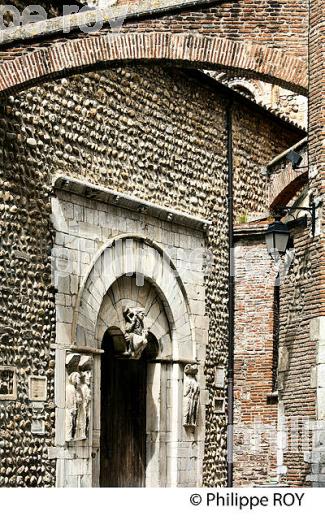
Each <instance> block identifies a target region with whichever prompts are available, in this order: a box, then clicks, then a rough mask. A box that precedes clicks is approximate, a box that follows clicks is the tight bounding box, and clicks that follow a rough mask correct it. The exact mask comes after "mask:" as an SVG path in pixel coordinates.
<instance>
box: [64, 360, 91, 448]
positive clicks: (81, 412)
mask: <svg viewBox="0 0 325 520" xmlns="http://www.w3.org/2000/svg"><path fill="white" fill-rule="evenodd" d="M92 361H93V360H92V357H91V356H85V355H80V354H68V355H67V358H66V375H67V377H66V423H65V439H66V441H67V442H70V441H78V440H85V439H87V438H88V434H89V423H90V406H91V380H92V365H93V362H92Z"/></svg>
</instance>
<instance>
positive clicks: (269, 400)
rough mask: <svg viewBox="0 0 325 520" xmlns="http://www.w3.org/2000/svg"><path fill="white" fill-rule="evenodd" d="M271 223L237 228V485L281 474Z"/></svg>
mask: <svg viewBox="0 0 325 520" xmlns="http://www.w3.org/2000/svg"><path fill="white" fill-rule="evenodd" d="M266 227H267V225H264V226H259V228H256V229H253V230H252V229H250V227H249V225H243V226H240V227H239V226H238V227H237V228H236V230H235V237H236V245H235V270H236V271H235V277H236V278H235V279H236V285H235V287H236V293H235V305H236V308H235V367H234V372H235V377H234V381H235V387H234V400H235V410H234V485H235V486H252V485H265V484H267V483H270V482H272V481H275V480H276V475H277V446H276V438H277V401H276V397H275V392H273V391H274V370H275V368H276V367H275V366H274V362H275V361H276V360H275V358H274V278H275V271H274V269H273V263H272V261H271V260H270V257H269V255H268V253H267V249H266V247H265V239H264V232H265V229H266Z"/></svg>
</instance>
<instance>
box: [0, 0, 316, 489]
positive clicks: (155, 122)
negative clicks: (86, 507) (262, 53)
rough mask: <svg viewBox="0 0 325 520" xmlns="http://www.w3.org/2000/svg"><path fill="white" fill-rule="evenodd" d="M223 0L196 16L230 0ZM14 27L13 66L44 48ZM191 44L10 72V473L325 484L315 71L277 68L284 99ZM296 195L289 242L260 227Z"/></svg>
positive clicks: (1, 285)
mask: <svg viewBox="0 0 325 520" xmlns="http://www.w3.org/2000/svg"><path fill="white" fill-rule="evenodd" d="M215 3H216V7H214V8H213V7H212V8H211V7H207V6H205V5H204V2H201V3H199V2H198V4H199V5H197V6H196V7H192V9H193V10H194V14H193V17H192V18H193V19H194V18H195V16H196V14H201V15H202V16H203V17H204V16H208V14H209V13H210V12H212V14H213V13H215V12H218V10H220V9H223V10H226V9H228V8H229V6H228V4H227V5H225V3H224V2H215ZM242 3H243V2H239V4H242ZM283 3H284V4H285V3H286V2H283ZM296 3H297V2H296ZM304 3H305V2H301V4H304ZM263 4H264V2H263ZM123 5H125V4H121V5H120V4H118V5H117V6H115V8H116V9H123ZM175 5H176V2H175ZM175 5H174V6H173V5H169V3H168V4H167V2H166V4H164V3H162V6H161V7H162V13H158V14H157V13H155V10H154V9H152V8H151V9H149V7H148V6H147V5H144V6H142V4H139V7H137V6H135V4H132V6H131V7H132V8H131V11H132V9H133V11H132V13H134V12H135V10H136V9H137V8H139V9H140V10H141V8H142V9H144V10H145V9H147V10H146V12H145V15H146V16H145V17H144V19H143V20H142V19H141V18H140V21H139V20H138V18H136V22H134V23H135V25H134V26H132V18H131V19H128V20H127V21H126V23H125V25H124V26H122V29H121V32H122V33H123V32H124V33H125V34H129V33H130V34H131V33H132V32H134V31H136V30H137V31H138V32H139V34H140V35H141V33H142V32H143V31H144V30H145V29H144V28H143V27H145V26H146V24H147V23H148V24H152V25H151V30H152V31H153V32H154V31H155V30H158V29H159V27H160V25H161V26H163V29H164V30H165V26H170V28H171V31H174V30H175V25H176V26H177V27H179V26H178V25H177V23H178V21H180V20H181V19H182V13H183V12H184V20H185V21H186V20H187V18H188V17H189V18H191V16H189V15H188V10H190V9H191V7H189V6H186V4H185V5H184V6H183V7H182V4H177V12H176V13H175V12H174V9H175V8H176V7H175ZM17 8H21V6H20V5H19V6H18V4H17ZM61 8H62V6H60V5H59V4H58V5H56V4H55V5H54V3H53V5H52V4H51V6H50V7H49V6H47V5H46V6H45V9H47V10H49V11H50V13H51V16H58V15H62V11H61ZM112 9H114V7H112ZM213 9H215V11H214V10H213ZM257 9H258V8H257ZM211 10H212V11H211ZM119 12H120V11H119ZM195 13H196V14H195ZM232 15H233V14H232ZM202 16H201V18H202ZM301 17H302V18H303V17H304V14H303V13H302V12H301ZM198 18H200V17H198ZM58 19H59V18H53V20H52V21H51V20H48V22H47V23H48V24H51V23H52V22H53V23H54V21H55V20H58ZM215 19H216V20H217V19H218V16H217V17H216V18H215ZM225 19H227V17H225ZM182 23H183V22H182ZM184 23H185V22H184ZM128 24H129V25H128ZM193 24H194V25H195V23H194V22H193ZM302 25H303V24H302ZM51 27H52V29H51V30H49V35H50V34H52V33H55V31H56V32H58V34H59V41H58V43H57V44H58V46H60V45H61V47H62V46H63V45H64V43H65V38H66V42H67V43H68V44H69V45H70V44H71V46H72V48H73V45H75V46H76V41H77V36H75V35H74V34H75V33H73V35H72V36H70V35H62V34H61V35H60V31H59V30H58V29H54V25H52V26H51ZM157 27H158V29H157ZM211 27H212V28H214V27H216V25H214V24H212V26H211ZM128 29H129V30H128ZM219 29H220V28H219ZM103 30H105V27H104V29H103ZM211 30H212V29H211ZM216 30H217V29H216ZM10 31H12V29H11V28H10V27H8V28H7V29H4V33H5V38H8V40H6V39H5V38H4V40H3V41H2V47H3V49H1V53H0V58H1V60H3V63H4V65H3V66H4V67H10V63H9V62H10V56H14V57H16V58H17V59H25V58H26V56H27V55H28V53H29V52H30V49H31V42H30V39H28V38H25V36H22V35H18V36H20V38H22V40H23V42H24V43H23V44H21V45H17V47H15V45H16V43H15V37H16V36H15V35H14V34H13V33H12V32H11V33H10ZM51 31H52V33H51ZM100 31H101V30H99V33H100ZM177 31H178V29H177V30H176V31H175V32H176V33H177ZM265 31H266V32H267V29H265ZM299 34H300V33H299V30H297V35H296V37H297V44H296V48H297V49H299V45H300V44H301V45H303V43H305V40H304V37H303V36H302V35H303V28H302V29H301V35H300V36H299ZM49 35H45V34H43V33H42V35H41V36H39V39H38V40H37V38H36V37H35V38H36V39H35V42H32V43H33V46H32V47H33V48H34V50H35V49H36V52H37V49H39V48H40V47H42V45H43V43H44V39H45V44H44V48H45V47H47V48H48V49H49V48H50V44H49V45H47V43H46V42H47V40H46V38H49V40H48V41H50V36H49ZM96 35H97V33H96V32H95V33H93V35H91V34H90V35H87V36H82V37H81V40H80V41H81V46H83V45H84V47H82V52H81V53H80V56H83V57H85V56H88V54H87V53H88V50H87V49H86V44H84V40H87V41H90V42H91V41H92V42H94V40H95V39H96V37H97V36H96ZM33 37H34V36H33ZM24 38H25V40H26V41H25V40H24ZM29 38H31V37H29ZM51 38H52V36H51ZM87 38H89V40H88V39H87ZM121 38H122V36H121ZM139 38H141V36H139ZM157 38H158V37H157ZM245 38H246V39H247V40H248V36H247V37H246V36H245ZM272 38H273V36H272ZM274 38H275V39H276V37H274ZM9 40H10V41H9ZM17 41H18V40H17ZM130 41H131V40H130ZM157 41H158V39H157ZM42 42H43V43H42ZM24 45H26V47H24ZM96 45H97V44H96ZM103 45H104V44H103ZM112 45H116V48H117V47H118V45H119V44H118V43H114V44H112ZM121 45H122V44H121ZM123 45H124V44H123ZM166 45H167V44H166ZM182 45H183V44H182ZM189 45H191V40H189ZM275 46H276V45H275ZM99 47H100V45H99V43H98V48H99ZM185 47H186V46H184V48H185ZM193 47H195V45H194V43H193ZM127 49H128V46H127V45H126V44H125V47H124V46H123V52H125V53H127V52H128V50H127ZM44 52H48V51H47V50H46V51H44ZM62 52H63V51H62ZM64 52H65V51H64ZM69 52H70V51H69ZM75 52H76V55H77V50H76V51H75ZM94 52H95V51H94ZM103 52H104V51H103ZM114 52H115V51H114ZM117 52H118V51H117V50H116V53H117ZM155 52H156V51H155V49H154V50H153V54H154V53H155ZM162 52H163V51H162ZM175 52H176V51H175ZM177 52H179V54H180V51H177ZM182 52H183V51H182ZM184 52H185V54H184V56H185V57H184V56H183V58H180V57H179V58H175V59H174V60H172V59H160V55H159V52H158V51H157V58H155V57H151V58H150V60H149V59H140V58H136V59H132V57H130V58H129V59H125V60H124V59H123V60H122V59H112V60H111V63H109V60H106V59H105V60H104V59H103V60H98V61H97V62H96V63H94V64H93V65H91V66H90V65H89V64H88V65H87V66H86V65H85V67H82V66H80V65H78V66H77V65H74V66H71V68H70V69H69V67H68V66H63V65H62V63H63V58H62V62H60V59H59V58H55V55H54V53H53V56H52V57H51V56H47V57H46V58H45V57H44V56H45V54H44V53H43V50H42V53H43V54H42V60H43V61H42V60H40V63H41V61H42V63H41V65H38V63H39V62H38V59H39V58H35V59H34V58H33V59H34V61H33V63H35V70H36V69H37V67H38V66H39V67H43V66H44V67H46V68H47V69H46V70H48V72H47V73H46V74H43V75H42V74H40V76H39V78H38V79H37V77H36V76H37V74H36V73H35V74H34V72H33V71H34V69H33V71H32V72H31V74H32V75H33V74H34V77H33V79H31V78H28V77H27V76H28V74H29V73H30V69H28V71H29V72H28V71H27V69H24V68H22V69H21V68H19V67H20V66H17V68H15V67H14V66H13V69H12V77H11V76H10V77H9V75H7V76H5V77H4V79H3V82H4V85H7V87H3V88H2V87H1V88H2V93H1V97H0V120H1V127H0V141H1V152H0V156H1V160H0V214H1V231H0V233H1V243H0V245H1V248H0V313H1V323H0V486H1V487H54V486H57V487H177V486H178V487H195V486H226V485H234V486H243V485H245V486H263V485H289V486H310V485H314V486H321V485H323V484H322V482H323V479H324V473H322V467H323V466H322V463H323V462H324V460H323V458H322V457H324V453H323V451H322V446H323V444H324V443H323V436H324V432H323V428H322V420H323V414H324V413H325V412H324V406H325V405H324V396H323V386H325V383H324V370H323V369H324V364H323V363H325V361H324V352H323V346H322V345H323V335H324V331H323V328H324V325H323V318H322V311H321V308H322V306H321V300H320V298H321V296H320V295H321V294H322V289H321V288H322V275H321V266H322V218H321V203H322V193H321V190H320V188H319V183H318V180H319V171H320V170H321V169H320V168H316V167H315V166H313V163H312V155H311V154H312V153H315V151H314V150H316V148H317V147H314V148H313V149H312V151H311V149H310V142H318V141H317V139H316V138H315V132H316V130H315V127H313V123H312V119H309V131H308V132H307V129H306V127H305V126H304V125H305V112H304V110H305V108H304V107H305V105H306V97H305V95H306V90H304V87H303V86H302V85H303V83H301V84H300V85H298V86H296V87H295V84H294V81H293V82H292V85H291V83H290V81H291V80H290V79H289V76H288V77H285V74H287V71H285V72H284V74H283V78H284V79H282V80H279V79H278V78H277V74H278V73H277V72H274V76H275V85H277V87H276V89H277V95H278V96H280V97H281V93H283V92H284V94H283V95H285V96H289V98H288V99H289V101H288V103H289V104H290V103H291V102H292V100H294V102H295V103H296V104H295V107H298V108H297V109H296V108H295V109H294V110H293V111H292V110H291V108H290V107H289V108H288V103H287V104H286V103H284V105H285V109H283V110H282V111H281V110H280V111H277V112H276V113H275V111H274V110H273V109H274V106H271V105H272V103H271V101H270V102H268V101H266V99H268V100H270V99H271V97H270V96H271V94H270V92H271V90H272V89H271V87H270V88H269V87H268V86H267V85H269V84H270V82H271V83H272V81H271V79H270V78H269V77H266V76H267V74H266V73H262V72H261V73H260V75H259V76H258V75H257V79H256V80H254V79H252V77H251V75H250V74H248V73H247V78H246V79H243V77H245V74H244V72H245V71H244V68H243V67H244V66H243V67H237V69H236V70H235V68H234V69H233V70H230V69H231V67H230V69H229V70H230V72H231V74H230V72H229V70H228V71H227V72H226V73H224V75H223V76H222V75H221V76H220V74H216V72H211V71H212V69H214V70H216V69H217V65H218V64H217V63H216V64H215V66H214V67H212V66H211V71H210V70H209V67H208V66H207V62H208V58H203V53H202V58H200V59H197V61H196V63H194V61H193V60H192V58H191V56H190V55H189V54H188V52H189V51H188V50H186V49H185V51H184ZM197 52H198V53H199V52H200V51H197ZM78 53H79V50H78ZM132 53H133V51H132V52H130V56H131V55H132ZM193 53H194V51H193ZM67 55H68V54H67ZM78 56H79V54H78ZM89 56H92V54H91V52H89ZM68 59H69V60H71V63H72V61H73V59H74V57H73V54H71V56H70V55H69V58H68ZM78 59H79V58H78ZM82 59H83V58H82ZM220 59H221V58H220ZM6 60H7V64H6ZM191 60H192V61H191ZM200 60H201V61H200ZM57 63H58V64H59V65H58V67H57V68H58V71H57V73H56V72H55V73H54V72H53V71H54V68H55V67H56V66H57ZM256 63H257V62H256ZM8 64H9V65H8ZM44 64H46V65H44ZM0 65H1V63H0ZM258 66H259V65H257V64H256V67H257V68H258ZM51 67H54V68H53V71H52V72H51V71H50V69H51ZM68 69H69V70H68ZM10 70H11V69H10V68H8V71H10ZM51 70H52V69H51ZM270 70H271V69H270ZM274 70H275V67H274ZM26 71H27V72H26ZM219 72H220V71H219ZM300 72H301V71H299V73H300ZM1 73H2V72H1V69H0V77H1ZM19 74H22V76H24V77H23V79H22V80H20V79H18V78H19V77H20V76H19ZM272 74H273V72H272V70H271V72H270V75H272ZM297 74H298V73H297ZM236 78H237V79H236ZM265 80H267V81H268V83H265ZM10 81H11V82H12V84H13V83H14V81H16V83H17V86H16V87H15V86H13V85H11V83H10ZM297 81H298V80H297ZM299 81H300V80H299ZM9 83H10V85H9ZM18 83H19V86H18ZM235 83H236V85H235ZM311 84H312V83H311ZM279 85H280V86H279ZM0 86H1V85H0ZM290 86H291V88H292V90H290V91H289V90H288V88H289V87H290ZM244 87H245V89H246V90H245V91H244V90H243V89H244ZM250 88H251V89H252V91H254V88H255V92H257V90H258V89H259V97H258V96H250V95H247V91H248V90H249V89H250ZM282 88H283V89H284V88H285V89H286V90H281V89H282ZM263 89H264V90H263ZM272 92H274V90H273V91H272ZM290 93H291V94H290ZM263 96H264V97H263ZM267 96H269V97H267ZM290 96H292V97H290ZM316 97H317V96H316V94H315V98H316ZM279 99H280V98H279ZM266 105H268V106H266ZM290 106H291V105H290ZM311 110H312V112H311V113H312V114H313V113H314V112H313V110H314V109H313V107H312V108H311ZM310 117H314V116H313V115H312V116H310ZM311 132H314V134H312V139H314V141H311V134H310V133H311ZM308 143H309V144H308ZM297 157H298V159H299V160H298V159H297ZM294 159H297V161H298V162H296V163H295V162H294ZM312 204H314V206H313V207H314V208H315V214H313V213H312V212H311V211H310V210H309V208H310V207H311V205H312ZM284 207H290V216H289V217H287V218H286V221H287V222H288V227H289V228H290V236H291V239H290V247H289V250H288V253H287V254H286V256H285V257H283V258H282V259H281V261H280V262H274V260H273V259H272V258H271V257H270V255H269V254H268V251H267V248H266V245H265V233H266V231H267V229H268V226H269V224H270V223H271V222H272V221H273V218H272V216H271V214H272V212H274V211H275V210H276V209H278V208H284ZM299 208H304V209H299ZM290 222H291V224H290ZM279 270H280V274H279Z"/></svg>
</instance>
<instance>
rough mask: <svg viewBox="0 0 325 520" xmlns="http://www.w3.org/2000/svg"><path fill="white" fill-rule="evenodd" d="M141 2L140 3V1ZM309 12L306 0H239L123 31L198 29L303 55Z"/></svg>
mask: <svg viewBox="0 0 325 520" xmlns="http://www.w3.org/2000/svg"><path fill="white" fill-rule="evenodd" d="M140 5H141V2H140ZM307 24H308V12H307V1H306V0H279V1H276V2H273V1H271V0H262V1H261V0H249V1H247V0H239V1H236V2H221V3H220V5H215V6H213V7H209V6H208V7H205V6H204V5H202V6H198V7H197V8H196V9H185V11H183V12H179V13H177V14H171V15H168V14H166V15H165V16H160V17H159V18H157V20H144V21H143V22H136V23H130V24H127V27H126V28H125V30H128V31H134V30H147V29H148V28H150V29H151V30H158V31H166V30H167V31H172V32H184V31H191V32H196V31H198V32H201V33H205V34H210V35H212V34H213V35H215V34H218V35H222V36H224V37H227V38H231V39H235V40H236V39H239V40H243V39H247V40H249V41H251V42H252V43H256V44H262V45H269V46H274V47H276V48H279V49H285V50H286V51H287V52H288V53H292V54H294V55H296V56H299V57H302V56H306V53H307V27H308V25H307Z"/></svg>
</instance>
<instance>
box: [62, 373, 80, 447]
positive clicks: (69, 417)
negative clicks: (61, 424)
mask: <svg viewBox="0 0 325 520" xmlns="http://www.w3.org/2000/svg"><path fill="white" fill-rule="evenodd" d="M79 387H80V374H79V373H78V372H72V374H70V375H69V377H68V384H67V388H66V404H65V406H66V441H71V440H73V439H75V437H76V431H77V417H78V409H79V406H80V404H81V402H82V395H81V391H80V389H79Z"/></svg>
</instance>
